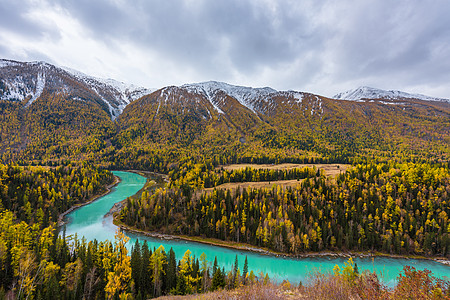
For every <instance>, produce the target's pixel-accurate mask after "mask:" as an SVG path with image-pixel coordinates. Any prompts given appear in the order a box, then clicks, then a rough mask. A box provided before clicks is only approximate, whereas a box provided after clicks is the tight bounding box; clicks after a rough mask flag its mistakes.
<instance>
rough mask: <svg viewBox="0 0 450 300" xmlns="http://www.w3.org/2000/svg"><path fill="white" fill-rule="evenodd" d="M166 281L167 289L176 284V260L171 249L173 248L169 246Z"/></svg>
mask: <svg viewBox="0 0 450 300" xmlns="http://www.w3.org/2000/svg"><path fill="white" fill-rule="evenodd" d="M166 282H167V286H166V289H167V290H168V291H170V290H172V289H173V288H175V287H176V285H177V261H176V258H175V251H173V248H170V250H169V260H168V267H167V274H166Z"/></svg>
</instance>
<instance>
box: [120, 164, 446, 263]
mask: <svg viewBox="0 0 450 300" xmlns="http://www.w3.org/2000/svg"><path fill="white" fill-rule="evenodd" d="M260 172H261V171H256V170H254V171H253V172H250V170H244V171H241V172H237V171H236V172H235V173H241V174H245V173H253V174H259V173H260ZM315 173H316V172H314V170H313V172H310V173H308V172H306V174H307V175H308V177H309V175H311V174H315ZM194 174H195V172H194ZM191 181H194V182H195V180H191ZM449 187H450V174H449V168H448V166H444V165H440V164H412V163H405V164H399V163H390V164H388V163H385V164H365V165H356V166H355V167H354V168H353V169H351V170H349V171H347V172H346V173H342V174H341V175H338V176H337V178H336V179H335V180H332V179H330V178H327V177H325V176H324V175H321V176H317V177H316V176H313V177H309V178H307V179H305V180H303V181H302V182H301V183H300V184H299V185H298V186H297V187H295V188H287V189H282V188H281V187H280V186H274V187H273V188H271V189H254V188H249V189H243V190H242V191H241V190H240V189H236V190H235V191H234V192H231V191H230V190H222V189H218V190H214V191H213V192H207V193H202V194H200V195H198V194H196V193H193V192H192V190H191V189H190V188H189V186H186V185H184V184H183V185H182V186H181V187H174V188H172V189H160V190H158V191H157V192H156V193H154V194H153V195H149V194H148V193H144V194H143V195H142V197H141V198H140V199H138V200H133V199H128V201H127V204H126V206H125V208H124V209H123V210H122V213H121V217H120V218H121V221H122V222H124V223H126V224H128V225H130V226H133V227H136V228H139V229H143V230H156V231H162V232H165V233H170V234H186V235H201V236H206V237H212V238H218V239H223V240H229V241H236V242H246V243H250V244H252V245H257V246H262V247H267V248H269V249H272V250H275V251H279V252H285V253H293V254H299V253H302V252H305V251H320V250H324V249H327V250H355V251H366V250H370V251H382V252H385V253H395V254H413V253H415V254H424V255H443V256H448V255H449V254H450V222H449V214H450V208H449V207H450V206H449V205H448V201H449V195H450V190H449Z"/></svg>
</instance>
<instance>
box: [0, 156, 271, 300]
mask: <svg viewBox="0 0 450 300" xmlns="http://www.w3.org/2000/svg"><path fill="white" fill-rule="evenodd" d="M0 175H1V176H0V196H1V198H0V199H1V205H0V299H4V298H5V297H12V298H16V299H54V297H55V295H59V296H58V298H59V299H82V298H83V299H104V298H107V299H115V298H119V297H121V299H124V297H125V299H145V298H147V297H155V296H158V295H162V294H168V293H172V294H186V293H195V292H203V291H207V290H215V289H218V288H233V287H235V286H239V285H242V284H246V283H252V282H256V281H257V280H266V281H267V280H268V278H267V277H266V276H264V275H260V274H258V277H257V276H256V275H255V274H254V273H253V272H252V271H249V269H248V264H247V263H245V265H243V266H240V268H239V267H238V265H237V261H236V262H235V264H234V267H233V269H232V270H224V269H220V268H219V267H218V266H217V260H216V261H215V262H214V264H213V258H207V257H206V256H204V255H202V256H201V257H193V256H191V255H190V252H189V251H186V253H185V254H184V256H183V257H182V258H179V260H176V258H175V254H174V252H173V250H172V249H170V251H168V252H166V250H165V249H164V248H163V247H159V248H158V249H149V247H148V246H147V244H146V243H144V244H143V245H142V246H141V245H140V244H139V243H136V244H135V245H134V247H133V248H132V250H131V253H128V250H127V249H126V248H125V244H126V242H127V241H128V238H127V237H126V236H124V235H123V233H121V232H118V233H117V235H116V239H115V240H114V241H96V240H94V241H89V242H88V241H86V240H84V239H78V238H77V237H76V236H68V237H65V236H64V231H63V232H62V235H58V231H59V229H57V228H56V220H57V219H58V215H59V214H60V213H62V212H63V211H65V210H67V209H68V208H70V207H72V206H73V205H74V204H79V203H83V202H85V201H86V200H89V199H91V198H92V197H93V196H94V195H97V194H99V193H101V192H103V191H104V190H105V186H106V185H107V184H110V183H111V182H113V175H112V173H111V172H109V171H106V170H100V169H97V168H95V167H92V166H89V165H86V164H84V165H81V166H76V165H74V166H72V165H68V166H60V167H57V168H50V167H19V166H13V165H0ZM258 278H259V279H258Z"/></svg>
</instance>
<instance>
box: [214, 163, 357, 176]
mask: <svg viewBox="0 0 450 300" xmlns="http://www.w3.org/2000/svg"><path fill="white" fill-rule="evenodd" d="M247 167H248V168H253V169H269V170H289V169H296V168H304V167H309V168H313V167H316V168H317V169H322V170H324V171H325V175H326V176H333V177H334V176H336V175H337V174H339V173H341V172H345V170H347V168H349V167H350V165H346V164H279V165H272V164H268V165H264V164H262V165H258V164H234V165H225V166H221V167H219V168H223V169H224V170H238V169H245V168H247Z"/></svg>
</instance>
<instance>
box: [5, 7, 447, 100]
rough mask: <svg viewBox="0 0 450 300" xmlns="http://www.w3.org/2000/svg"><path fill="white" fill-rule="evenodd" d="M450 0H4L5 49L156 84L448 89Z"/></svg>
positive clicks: (325, 91)
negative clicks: (198, 83) (197, 83)
mask: <svg viewBox="0 0 450 300" xmlns="http://www.w3.org/2000/svg"><path fill="white" fill-rule="evenodd" d="M449 16H450V1H448V0H421V1H417V0H411V1H403V0H373V1H369V0H368V1H365V0H360V1H354V0H339V1H338V0H330V1H320V0H310V1H303V0H302V1H295V0H292V1H290V0H260V1H256V0H255V1H247V0H224V1H218V0H214V1H213V0H203V1H201V0H185V1H181V0H136V1H125V0H23V1H14V0H0V57H1V58H7V59H14V60H21V61H34V60H43V61H46V62H49V63H52V64H56V65H59V66H67V67H70V68H73V69H76V70H79V71H82V72H84V73H86V74H89V75H94V76H97V77H105V78H114V79H117V80H120V81H124V82H128V83H135V84H137V85H141V86H145V87H151V88H159V87H163V86H168V85H181V84H184V83H193V82H201V81H208V80H217V81H224V82H227V83H230V84H236V85H245V86H252V87H263V86H270V87H273V88H275V89H278V90H291V89H292V90H298V91H308V92H313V93H317V94H321V95H324V96H332V95H334V94H336V93H338V92H341V91H345V90H348V89H353V88H356V87H358V86H361V85H366V86H371V87H376V88H382V89H397V90H403V91H406V92H413V93H422V94H426V95H430V96H436V97H444V98H450V17H449Z"/></svg>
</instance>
